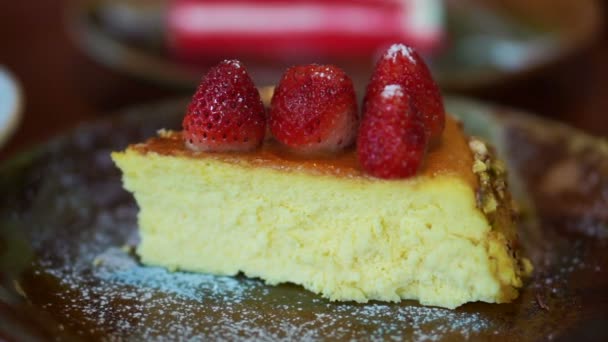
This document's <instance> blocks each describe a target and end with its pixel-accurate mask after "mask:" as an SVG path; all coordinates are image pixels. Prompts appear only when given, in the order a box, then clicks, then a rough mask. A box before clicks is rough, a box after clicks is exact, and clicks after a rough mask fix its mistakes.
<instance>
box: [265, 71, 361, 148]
mask: <svg viewBox="0 0 608 342" xmlns="http://www.w3.org/2000/svg"><path fill="white" fill-rule="evenodd" d="M358 120H359V119H358V115H357V103H356V97H355V90H354V88H353V83H352V81H351V79H350V78H349V77H348V76H347V75H346V73H344V71H342V70H341V69H340V68H338V67H336V66H333V65H316V64H311V65H305V66H295V67H292V68H289V69H288V70H287V71H286V72H285V74H284V75H283V77H282V79H281V82H280V83H279V85H278V87H277V88H276V90H275V93H274V95H273V97H272V101H271V107H270V118H269V121H270V130H271V132H272V134H273V135H274V137H275V138H276V139H277V140H278V141H279V142H281V143H283V144H284V145H286V146H288V147H289V148H291V149H292V150H294V151H296V152H300V153H305V154H310V153H323V152H335V151H338V150H341V149H343V148H345V147H347V146H349V145H351V144H352V143H353V142H354V140H355V138H356V135H357V132H356V130H357V126H358Z"/></svg>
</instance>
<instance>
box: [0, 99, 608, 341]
mask: <svg viewBox="0 0 608 342" xmlns="http://www.w3.org/2000/svg"><path fill="white" fill-rule="evenodd" d="M184 105H185V101H174V102H167V103H163V104H156V105H150V106H146V107H138V108H135V109H132V110H127V111H125V112H124V113H123V114H125V115H121V116H117V117H116V118H115V119H113V120H111V121H101V122H97V123H94V124H90V125H86V126H83V127H81V128H80V129H78V130H77V131H74V132H72V133H68V134H66V135H64V136H62V137H59V138H57V139H54V140H51V141H49V142H48V143H47V144H44V145H42V146H40V147H38V148H37V149H35V150H33V151H30V152H27V153H24V154H22V155H20V156H18V157H17V158H16V159H13V160H12V161H10V162H8V163H6V164H4V165H3V166H2V167H0V189H1V191H2V197H1V198H0V281H1V283H0V339H2V338H5V339H9V340H28V339H31V340H40V339H42V340H47V339H56V338H62V339H66V340H70V339H75V340H92V339H105V340H125V339H128V340H163V339H172V340H176V339H182V340H183V339H211V340H215V339H226V340H240V339H256V340H294V339H297V340H318V339H330V340H345V339H365V340H367V339H372V340H388V339H396V340H402V339H416V340H425V339H433V340H436V339H444V338H445V339H457V340H461V339H490V338H492V339H499V340H518V341H519V340H545V339H546V340H548V339H555V338H563V339H569V338H572V337H577V338H597V339H602V338H603V339H606V338H608V331H607V330H606V328H605V327H606V326H607V324H608V317H607V313H606V308H607V307H608V249H606V247H607V241H608V240H606V237H607V235H608V228H607V226H606V225H607V223H608V209H607V208H608V144H606V142H601V141H600V140H598V139H595V138H591V137H589V136H586V135H584V134H582V133H580V132H577V131H575V130H573V129H571V128H568V127H565V126H562V125H560V124H557V123H555V122H551V121H546V120H542V119H538V118H535V117H532V116H529V115H525V114H518V113H515V112H513V111H509V110H504V109H500V108H495V107H490V106H485V105H481V104H478V103H474V102H469V101H465V100H459V99H451V100H449V101H448V108H449V109H450V111H451V112H453V113H455V114H457V115H458V116H460V117H461V118H462V119H463V120H464V122H465V125H466V127H467V130H469V132H472V133H474V134H477V135H481V136H485V137H486V138H487V139H489V140H491V141H493V142H494V143H495V144H496V145H497V146H498V148H499V150H500V152H502V153H503V155H504V156H506V159H507V160H508V163H509V164H510V167H511V169H512V173H511V176H512V184H513V185H514V188H515V193H516V196H517V197H518V199H519V202H520V203H521V205H522V206H523V208H524V212H525V216H524V220H522V224H521V232H522V240H523V241H524V242H525V247H526V248H527V250H528V254H529V256H530V257H531V259H532V261H533V263H534V264H535V266H536V270H535V273H534V276H533V278H532V279H530V280H529V281H528V282H527V284H526V286H525V288H524V290H523V292H522V295H521V297H520V298H519V299H518V300H517V301H515V302H514V303H511V304H501V305H496V304H486V303H471V304H467V305H464V306H462V307H460V308H458V309H456V310H447V309H440V308H434V307H422V306H420V305H418V304H417V303H416V302H413V301H405V302H402V303H399V304H395V303H393V304H391V303H378V302H373V303H368V304H353V303H330V302H328V301H326V300H324V299H322V298H320V297H319V296H316V295H314V294H312V293H310V292H307V291H305V290H303V289H302V288H300V287H297V286H289V285H283V286H277V287H273V286H266V285H264V284H263V283H262V282H260V281H258V280H254V279H245V278H242V277H236V278H230V277H214V276H209V275H203V274H191V273H181V272H177V273H168V272H166V271H164V270H162V269H159V268H154V267H143V266H141V265H140V264H139V263H138V260H137V258H136V257H135V256H134V255H133V253H132V251H131V249H130V247H129V246H132V245H133V244H135V243H137V239H138V237H137V225H136V213H137V208H136V206H135V203H134V201H133V198H132V197H131V195H129V194H128V193H127V192H125V191H123V190H122V188H121V184H120V174H119V172H118V170H117V169H116V168H115V167H114V165H113V164H112V162H111V160H110V158H109V153H110V151H112V150H117V149H121V148H124V147H125V146H126V145H127V144H128V143H131V142H136V141H140V140H142V139H144V138H145V137H148V136H150V135H153V134H154V132H155V131H156V130H157V129H159V128H161V127H168V128H171V127H176V126H178V124H179V119H180V117H181V115H182V112H183V108H184Z"/></svg>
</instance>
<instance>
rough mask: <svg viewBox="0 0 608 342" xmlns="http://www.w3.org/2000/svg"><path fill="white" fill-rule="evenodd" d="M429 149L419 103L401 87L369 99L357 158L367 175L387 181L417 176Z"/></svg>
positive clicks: (360, 129)
mask: <svg viewBox="0 0 608 342" xmlns="http://www.w3.org/2000/svg"><path fill="white" fill-rule="evenodd" d="M427 145H428V137H427V135H426V131H425V127H424V123H423V121H422V118H421V116H420V113H419V112H418V109H417V108H416V105H415V101H414V100H413V98H412V97H411V96H410V95H408V94H407V93H406V92H405V90H404V89H403V87H402V86H401V85H397V84H391V85H387V86H385V87H384V89H382V92H381V93H379V94H377V95H376V96H374V97H373V98H370V99H368V102H367V108H366V112H365V114H364V115H363V120H362V122H361V127H360V128H359V135H358V137H357V156H358V158H359V164H360V165H361V167H362V168H363V170H364V171H366V172H367V173H369V174H370V175H372V176H374V177H378V178H386V179H391V178H406V177H410V176H413V175H415V174H416V172H417V171H418V169H419V168H420V166H421V164H422V161H423V159H424V155H425V153H426V150H427Z"/></svg>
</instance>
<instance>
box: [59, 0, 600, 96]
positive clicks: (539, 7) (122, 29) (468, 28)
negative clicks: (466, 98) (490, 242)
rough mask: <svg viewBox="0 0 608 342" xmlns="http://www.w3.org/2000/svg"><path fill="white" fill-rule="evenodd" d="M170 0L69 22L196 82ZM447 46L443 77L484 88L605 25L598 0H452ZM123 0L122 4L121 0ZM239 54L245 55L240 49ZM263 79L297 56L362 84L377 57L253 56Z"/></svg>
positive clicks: (99, 45) (78, 7)
mask: <svg viewBox="0 0 608 342" xmlns="http://www.w3.org/2000/svg"><path fill="white" fill-rule="evenodd" d="M164 3H165V1H164V0H153V1H134V0H123V1H121V2H118V1H112V0H87V1H75V2H73V4H74V5H73V6H72V7H71V8H70V11H69V12H68V28H69V31H70V32H71V33H72V35H73V37H74V38H75V40H76V42H77V43H78V44H79V45H80V46H82V48H83V50H84V51H86V52H87V53H88V54H89V55H91V56H92V57H93V58H95V59H96V60H98V61H100V62H102V63H104V64H106V65H108V66H110V67H113V68H116V69H120V70H123V71H125V72H128V73H130V74H132V75H134V76H137V77H141V78H144V79H148V80H152V81H157V82H160V83H162V84H167V85H173V86H179V87H188V88H192V87H194V86H195V85H196V84H197V82H198V81H199V79H200V75H201V74H202V73H203V72H204V70H205V67H204V66H201V67H191V66H190V67H188V66H184V65H182V64H179V63H176V62H174V61H172V60H171V58H169V56H168V53H167V51H166V49H165V44H164V39H163V32H164V29H163V27H164V19H163V15H162V12H163V6H164ZM446 3H447V5H448V6H447V16H446V22H447V35H448V42H447V48H446V49H445V50H444V51H443V52H442V53H441V54H439V55H438V56H435V57H434V58H432V59H430V61H429V62H430V64H431V68H432V69H433V72H434V75H435V78H436V79H437V80H438V82H439V83H440V85H441V86H442V87H443V88H444V89H446V90H451V91H455V90H458V91H467V90H475V89H481V88H485V87H489V86H492V85H496V84H499V83H503V82H505V81H507V80H513V79H517V78H521V77H522V76H525V75H527V74H528V73H530V72H533V71H537V70H540V69H542V68H543V67H546V66H547V65H550V64H552V63H554V62H556V61H558V60H561V59H563V58H565V57H567V56H568V55H570V54H572V52H574V51H576V50H578V49H580V48H581V47H583V46H585V45H586V44H588V43H589V42H590V41H591V40H593V39H594V37H595V36H596V34H597V33H598V32H599V29H600V27H601V21H602V18H601V11H600V9H599V5H598V4H597V1H596V0H577V1H572V0H534V1H529V0H484V1H481V0H449V1H446ZM117 4H118V5H117ZM236 57H238V56H236ZM245 62H246V64H247V66H248V68H249V69H250V71H251V73H252V75H253V78H254V79H255V81H256V83H257V84H275V83H276V81H277V80H278V78H279V76H280V74H281V73H282V72H283V70H284V69H285V67H287V66H289V65H291V64H294V63H311V62H315V63H321V62H325V63H335V64H338V65H340V66H341V67H343V68H345V69H346V70H347V72H348V73H349V75H351V77H352V78H353V80H354V81H355V84H357V85H359V86H363V85H364V84H365V83H366V81H367V80H368V79H369V75H370V70H371V67H372V63H373V61H371V60H359V61H353V60H327V61H325V60H324V61H322V60H316V59H315V60H310V61H309V60H302V61H292V62H289V61H286V62H285V63H283V64H281V63H278V62H277V61H273V62H268V61H266V62H264V61H247V60H245Z"/></svg>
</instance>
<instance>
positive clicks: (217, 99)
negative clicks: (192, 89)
mask: <svg viewBox="0 0 608 342" xmlns="http://www.w3.org/2000/svg"><path fill="white" fill-rule="evenodd" d="M182 126H183V129H184V133H183V138H184V140H185V142H186V146H188V148H190V149H192V150H194V151H209V152H228V151H247V150H252V149H255V148H256V147H258V146H260V144H261V143H262V142H263V141H264V134H265V132H266V115H265V111H264V105H263V104H262V100H261V99H260V94H259V93H258V90H257V89H256V87H255V85H254V84H253V81H252V80H251V77H249V74H248V73H247V70H246V69H245V67H244V66H243V65H242V64H241V63H240V62H239V61H237V60H225V61H223V62H221V63H220V64H218V65H217V66H215V67H213V68H212V69H211V70H209V72H208V73H207V75H205V77H204V78H203V80H202V81H201V84H200V85H199V87H198V89H197V90H196V93H195V94H194V96H193V97H192V102H190V105H189V106H188V109H187V112H186V116H185V117H184V120H183V122H182Z"/></svg>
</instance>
